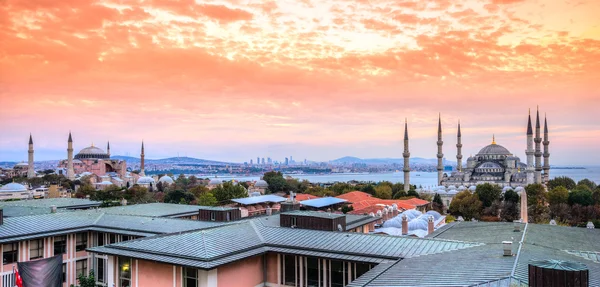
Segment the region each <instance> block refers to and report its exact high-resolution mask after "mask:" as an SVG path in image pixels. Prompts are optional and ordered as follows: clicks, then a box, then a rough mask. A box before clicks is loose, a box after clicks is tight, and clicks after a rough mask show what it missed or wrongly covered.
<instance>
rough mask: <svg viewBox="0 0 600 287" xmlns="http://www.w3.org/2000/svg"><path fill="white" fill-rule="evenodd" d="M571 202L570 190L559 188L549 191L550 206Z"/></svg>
mask: <svg viewBox="0 0 600 287" xmlns="http://www.w3.org/2000/svg"><path fill="white" fill-rule="evenodd" d="M568 202H569V190H567V188H566V187H564V186H557V187H555V188H554V189H552V190H550V191H548V203H550V205H551V206H552V205H557V204H561V203H568Z"/></svg>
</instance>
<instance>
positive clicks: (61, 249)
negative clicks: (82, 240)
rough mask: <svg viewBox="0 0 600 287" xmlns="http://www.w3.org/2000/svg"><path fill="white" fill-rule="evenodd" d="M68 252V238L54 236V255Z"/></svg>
mask: <svg viewBox="0 0 600 287" xmlns="http://www.w3.org/2000/svg"><path fill="white" fill-rule="evenodd" d="M66 252H67V237H66V236H64V235H63V236H54V255H58V254H63V253H66Z"/></svg>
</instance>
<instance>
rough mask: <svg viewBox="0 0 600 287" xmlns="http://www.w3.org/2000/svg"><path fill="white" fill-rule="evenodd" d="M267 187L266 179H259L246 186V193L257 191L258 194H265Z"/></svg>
mask: <svg viewBox="0 0 600 287" xmlns="http://www.w3.org/2000/svg"><path fill="white" fill-rule="evenodd" d="M268 188H269V184H268V183H267V182H266V181H264V180H262V179H260V180H258V181H256V182H255V183H254V184H253V185H251V186H250V187H249V188H248V194H251V193H255V192H258V193H260V194H265V192H266V191H267V189H268Z"/></svg>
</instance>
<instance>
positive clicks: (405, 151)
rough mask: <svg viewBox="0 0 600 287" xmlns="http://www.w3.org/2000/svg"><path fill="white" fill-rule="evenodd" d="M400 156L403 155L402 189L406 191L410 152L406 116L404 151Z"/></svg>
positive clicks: (408, 187) (408, 179)
mask: <svg viewBox="0 0 600 287" xmlns="http://www.w3.org/2000/svg"><path fill="white" fill-rule="evenodd" d="M402 157H404V168H403V169H402V171H403V172H404V191H408V190H409V189H410V152H409V150H408V120H407V119H406V118H405V119H404V152H403V153H402Z"/></svg>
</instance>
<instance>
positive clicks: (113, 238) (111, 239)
mask: <svg viewBox="0 0 600 287" xmlns="http://www.w3.org/2000/svg"><path fill="white" fill-rule="evenodd" d="M108 243H109V244H113V243H117V235H116V234H114V233H111V234H110V235H109V236H108Z"/></svg>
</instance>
